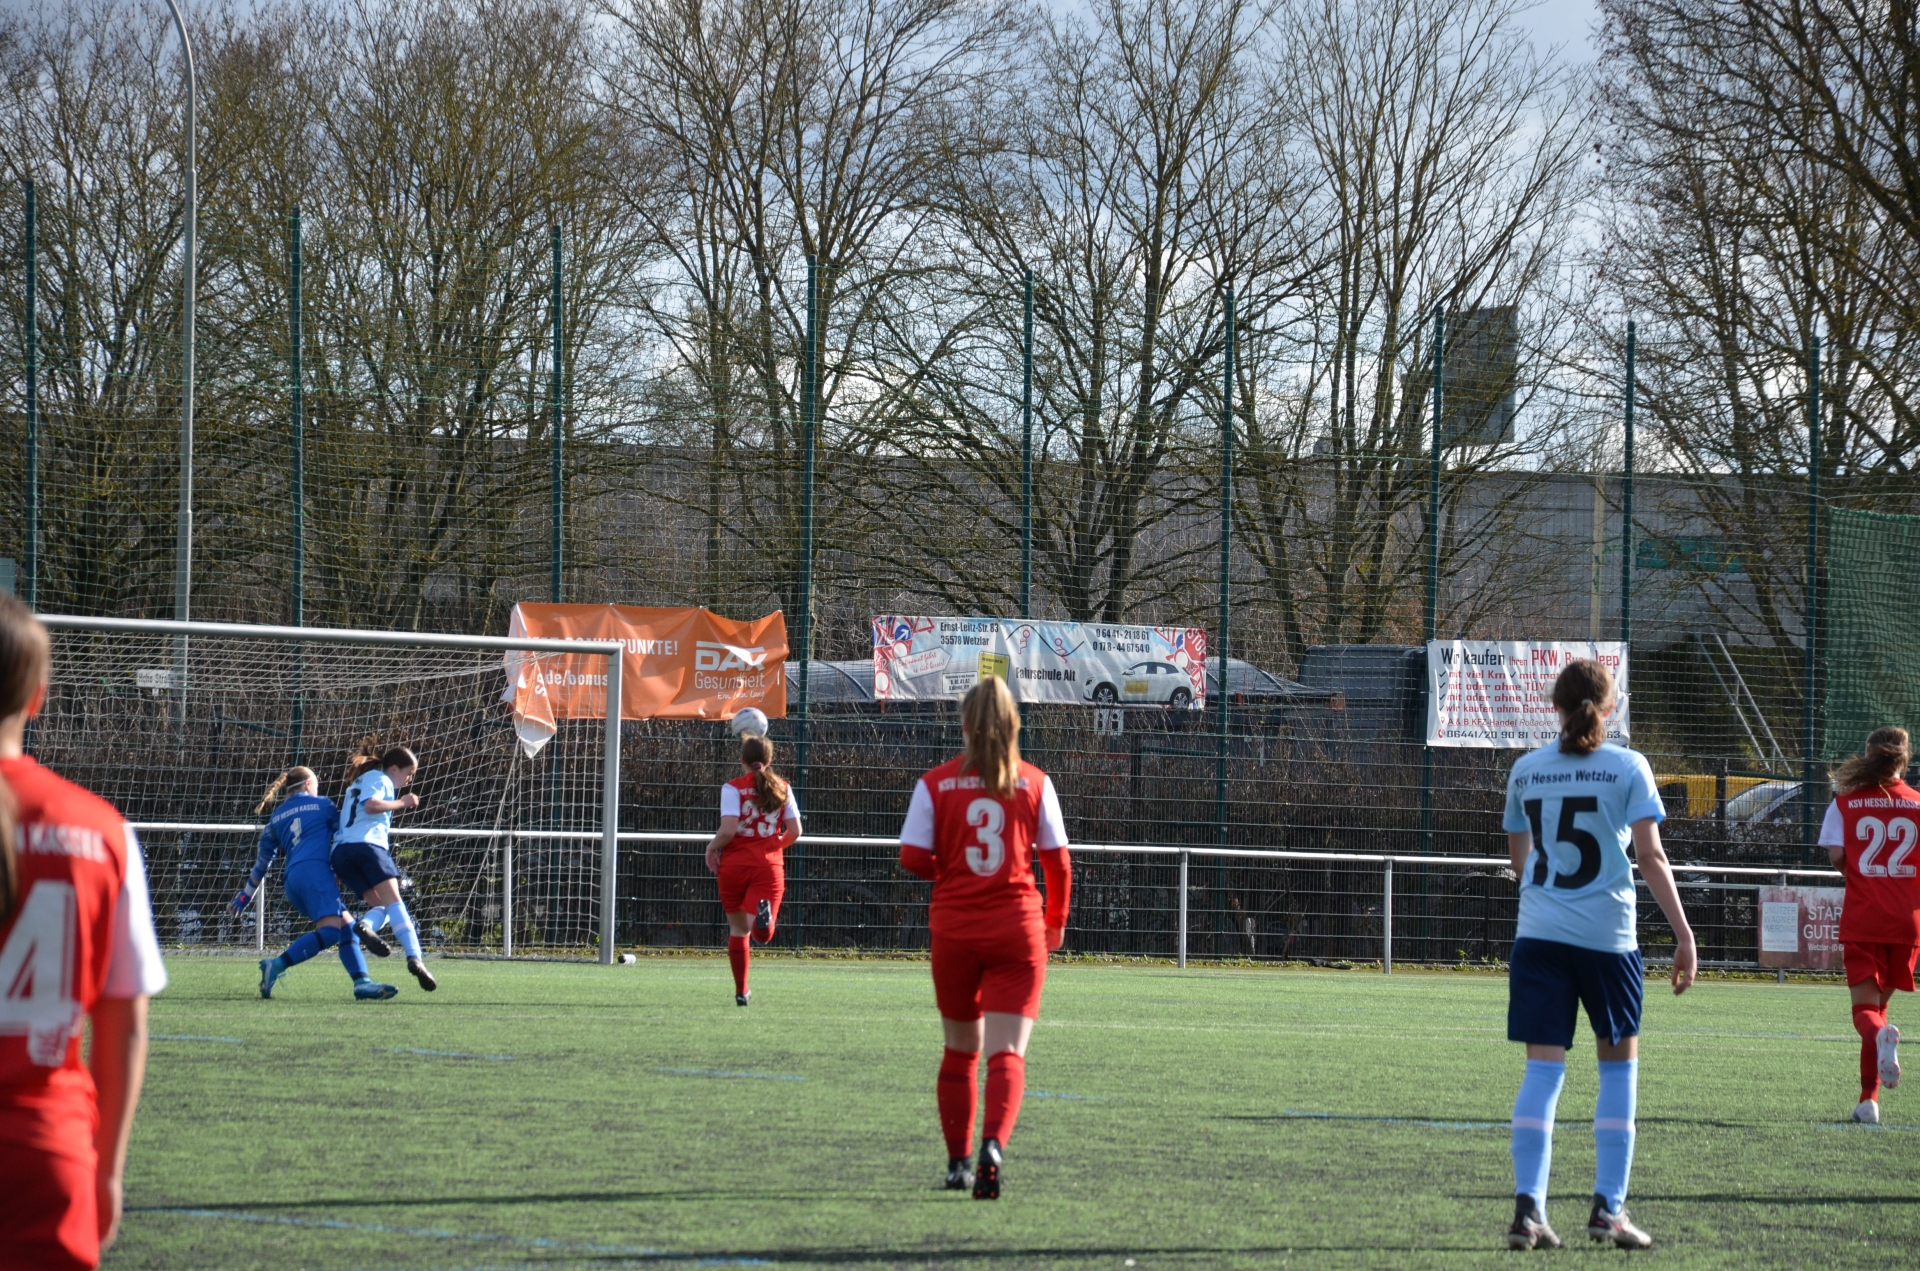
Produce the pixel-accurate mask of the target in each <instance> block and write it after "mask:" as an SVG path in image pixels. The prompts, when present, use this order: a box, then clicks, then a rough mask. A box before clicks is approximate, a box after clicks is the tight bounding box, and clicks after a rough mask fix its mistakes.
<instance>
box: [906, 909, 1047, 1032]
mask: <svg viewBox="0 0 1920 1271" xmlns="http://www.w3.org/2000/svg"><path fill="white" fill-rule="evenodd" d="M1046 982H1047V939H1046V935H1045V933H1043V932H1042V931H1041V930H1040V928H1038V927H1033V928H1031V929H1029V930H1026V931H1021V932H1018V933H1016V934H1014V935H1013V936H1012V937H1011V938H1009V937H1007V936H998V937H995V938H992V939H988V940H967V939H964V938H961V937H956V936H942V935H938V934H936V935H935V936H934V937H933V1000H934V1001H935V1002H936V1003H938V1004H939V1007H940V1017H941V1018H942V1019H953V1020H975V1019H979V1018H980V1016H981V1014H982V1013H983V1012H986V1011H991V1012H993V1013H994V1014H996V1015H1024V1016H1026V1017H1027V1018H1028V1019H1038V1018H1039V1017H1040V990H1041V989H1042V988H1043V987H1044V986H1045V985H1046Z"/></svg>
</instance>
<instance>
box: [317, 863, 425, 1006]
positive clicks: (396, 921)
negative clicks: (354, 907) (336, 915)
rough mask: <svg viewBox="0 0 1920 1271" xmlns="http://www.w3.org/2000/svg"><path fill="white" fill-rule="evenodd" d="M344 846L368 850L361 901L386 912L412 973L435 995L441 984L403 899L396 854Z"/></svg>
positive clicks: (409, 971)
mask: <svg viewBox="0 0 1920 1271" xmlns="http://www.w3.org/2000/svg"><path fill="white" fill-rule="evenodd" d="M341 846H342V849H343V850H344V849H345V848H346V847H349V846H358V847H361V848H364V849H366V850H365V851H364V852H363V853H361V854H360V856H361V858H362V860H363V862H364V870H363V875H364V878H363V881H365V882H367V883H368V884H369V885H367V886H366V887H364V888H363V890H362V891H361V893H360V898H361V899H362V900H363V901H365V902H366V903H367V904H368V905H370V906H371V905H377V906H380V907H381V908H382V909H384V910H385V911H386V916H387V923H388V925H390V926H391V927H392V928H393V938H394V940H395V941H396V942H397V943H398V944H399V946H400V948H401V951H402V952H404V953H405V954H406V955H407V971H408V973H409V974H410V975H412V976H413V978H414V979H415V980H417V981H419V983H420V987H421V988H423V989H425V990H426V991H427V992H429V993H431V992H433V991H434V990H435V989H437V988H439V987H440V982H439V981H438V980H436V979H434V978H433V973H432V972H431V971H428V970H427V964H426V962H425V960H424V956H423V954H422V951H421V948H420V933H419V932H418V931H416V930H414V926H413V915H412V913H410V912H409V911H408V909H407V902H406V901H404V900H402V899H400V867H399V866H398V865H396V864H394V860H393V855H392V853H390V852H388V851H387V850H386V849H385V848H383V847H377V846H375V845H374V844H372V843H361V844H357V845H355V844H342V845H341ZM369 925H371V924H369Z"/></svg>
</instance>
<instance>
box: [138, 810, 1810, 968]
mask: <svg viewBox="0 0 1920 1271" xmlns="http://www.w3.org/2000/svg"><path fill="white" fill-rule="evenodd" d="M131 824H132V825H133V828H134V830H135V831H136V832H141V833H144V832H146V831H149V830H151V831H155V832H160V833H164V832H183V833H196V834H257V833H259V832H260V826H259V825H257V824H252V825H249V824H242V823H234V822H198V821H135V822H132V823H131ZM392 834H393V836H394V837H395V838H420V839H507V840H510V841H514V840H518V841H525V840H529V839H545V840H561V841H573V842H580V841H586V840H592V839H598V838H600V837H601V835H600V833H599V832H598V831H594V830H494V829H460V828H453V829H424V828H401V827H395V828H394V829H393V830H392ZM618 837H619V839H620V840H621V841H622V842H630V843H704V842H706V841H707V840H708V839H710V838H712V837H713V836H712V834H710V833H701V832H694V831H687V830H621V831H620V832H619V835H618ZM807 844H812V845H815V846H819V847H867V848H872V849H874V850H876V851H879V850H885V849H892V848H898V847H899V846H900V840H899V839H897V838H882V837H878V836H870V835H851V834H807V835H803V836H802V837H801V838H800V840H799V841H798V843H796V846H804V845H807ZM1071 850H1072V851H1074V852H1076V853H1082V854H1084V853H1089V852H1094V853H1106V854H1110V855H1118V856H1173V857H1178V858H1179V864H1180V886H1179V892H1180V908H1179V928H1178V932H1179V934H1178V943H1177V945H1176V960H1177V961H1178V963H1179V965H1181V966H1183V967H1184V966H1185V965H1187V931H1188V897H1189V894H1190V888H1189V884H1188V869H1189V865H1190V863H1191V861H1192V859H1193V858H1194V857H1196V856H1198V857H1203V858H1227V859H1233V860H1271V861H1308V862H1316V863H1318V862H1324V863H1329V864H1346V865H1378V866H1380V874H1381V879H1380V918H1381V923H1380V926H1381V949H1380V969H1381V971H1382V973H1383V974H1387V975H1391V974H1392V973H1393V867H1394V866H1395V865H1420V866H1428V867H1435V868H1447V869H1489V868H1493V869H1501V870H1506V869H1510V868H1511V865H1510V862H1509V861H1508V860H1507V858H1506V857H1504V856H1422V855H1409V854H1401V853H1387V852H1378V853H1376V852H1315V851H1292V850H1287V849H1280V848H1245V847H1165V846H1159V845H1155V844H1150V843H1075V844H1073V845H1072V848H1071ZM507 867H508V868H511V858H509V859H508V861H507ZM1672 868H1673V872H1674V873H1675V874H1676V875H1677V874H1707V875H1710V876H1715V875H1717V876H1721V877H1727V878H1752V879H1754V880H1755V884H1754V885H1757V883H1758V881H1759V880H1760V879H1777V880H1778V881H1779V882H1780V883H1781V884H1782V885H1785V884H1786V882H1787V881H1788V880H1789V879H1791V878H1808V879H1823V880H1828V881H1836V880H1840V879H1842V877H1843V876H1842V874H1841V873H1840V871H1839V870H1835V869H1809V868H1806V867H1803V866H1787V867H1782V866H1778V865H1774V866H1763V865H1691V864H1683V863H1679V862H1675V863H1673V866H1672ZM1633 869H1634V872H1635V873H1636V874H1638V873H1639V872H1640V867H1639V866H1638V865H1635V866H1634V867H1633ZM1639 885H1640V886H1645V885H1646V884H1645V882H1644V880H1641V881H1640V883H1639ZM1692 885H1693V886H1728V885H1729V884H1725V883H1721V884H1692ZM1733 885H1734V886H1743V884H1733ZM1681 886H1683V887H1685V886H1689V884H1687V883H1681ZM605 891H606V896H607V902H606V911H607V912H609V913H610V912H612V910H613V891H612V887H611V885H607V886H606V888H605ZM258 904H259V912H258V913H257V914H256V916H255V922H256V939H257V940H258V941H259V942H260V944H261V946H262V947H263V948H264V946H265V940H266V896H265V894H264V891H263V893H262V895H261V897H260V899H259V901H258ZM501 919H502V924H501V925H502V931H503V932H510V931H511V928H512V926H513V889H512V887H511V886H503V887H502V889H501ZM602 944H603V949H602V955H601V956H602V960H605V959H606V957H608V956H609V954H608V952H607V951H608V950H610V949H611V948H612V944H613V942H612V937H611V935H610V934H609V935H607V936H605V937H603V941H602ZM502 951H503V952H504V953H505V954H506V955H507V956H512V953H513V945H512V937H511V935H504V936H503V939H502Z"/></svg>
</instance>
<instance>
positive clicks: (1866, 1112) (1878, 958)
mask: <svg viewBox="0 0 1920 1271" xmlns="http://www.w3.org/2000/svg"><path fill="white" fill-rule="evenodd" d="M1884 949H1885V946H1882V945H1878V944H1861V943H1855V942H1848V943H1846V944H1844V945H1842V946H1841V955H1842V961H1843V962H1844V964H1845V966H1846V971H1847V992H1848V995H1849V996H1850V997H1851V998H1852V999H1853V1029H1854V1031H1855V1032H1856V1033H1859V1034H1860V1102H1859V1103H1857V1104H1856V1105H1854V1109H1853V1119H1854V1120H1855V1121H1864V1122H1866V1123H1867V1124H1869V1125H1874V1124H1878V1122H1879V1120H1880V1086H1881V1084H1882V1081H1881V1079H1882V1076H1883V1074H1882V1072H1881V1068H1880V1036H1881V1032H1882V1030H1884V1029H1885V1028H1886V1027H1887V1002H1888V1000H1889V998H1890V997H1891V996H1892V994H1891V992H1890V988H1889V986H1888V984H1887V981H1888V979H1889V978H1891V977H1890V976H1889V974H1888V973H1889V971H1890V970H1891V969H1892V968H1890V967H1888V966H1887V964H1886V963H1887V959H1886V958H1885V957H1884V956H1883V955H1884ZM1895 1037H1896V1038H1897V1037H1898V1033H1897V1032H1896V1033H1895ZM1896 1045H1897V1042H1896ZM1894 1075H1895V1078H1896V1080H1897V1079H1898V1076H1899V1069H1898V1066H1897V1061H1896V1067H1895V1069H1894Z"/></svg>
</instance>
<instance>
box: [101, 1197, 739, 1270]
mask: <svg viewBox="0 0 1920 1271" xmlns="http://www.w3.org/2000/svg"><path fill="white" fill-rule="evenodd" d="M126 1212H127V1213H130V1214H172V1215H176V1216H178V1217H182V1218H210V1219H214V1220H217V1221H222V1222H249V1223H258V1224H260V1225H262V1226H268V1227H304V1228H309V1229H315V1230H321V1231H364V1232H370V1233H372V1234H375V1235H383V1236H418V1237H421V1238H423V1239H427V1240H465V1241H471V1242H473V1243H475V1244H497V1245H510V1246H512V1247H514V1248H520V1249H551V1250H554V1251H555V1252H564V1253H584V1254H616V1255H623V1256H626V1257H630V1258H642V1259H645V1260H647V1261H649V1262H698V1263H702V1264H706V1265H712V1266H740V1267H764V1266H770V1265H771V1264H770V1263H769V1262H768V1261H767V1260H766V1259H765V1258H743V1257H731V1256H727V1255H721V1254H705V1253H675V1252H674V1251H672V1250H671V1249H647V1248H639V1247H636V1246H633V1245H604V1244H593V1243H591V1242H587V1241H579V1240H552V1239H548V1238H547V1237H544V1236H502V1235H496V1234H494V1233H492V1232H484V1231H449V1230H447V1229H445V1228H442V1227H396V1226H393V1225H391V1224H389V1223H379V1222H348V1221H346V1220H345V1219H342V1218H299V1217H295V1216H293V1215H291V1214H253V1213H248V1212H246V1211H245V1210H237V1209H192V1208H185V1207H181V1206H177V1205H129V1206H128V1207H127V1209H126Z"/></svg>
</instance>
